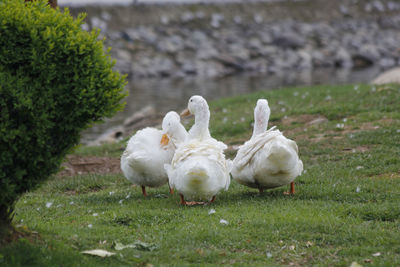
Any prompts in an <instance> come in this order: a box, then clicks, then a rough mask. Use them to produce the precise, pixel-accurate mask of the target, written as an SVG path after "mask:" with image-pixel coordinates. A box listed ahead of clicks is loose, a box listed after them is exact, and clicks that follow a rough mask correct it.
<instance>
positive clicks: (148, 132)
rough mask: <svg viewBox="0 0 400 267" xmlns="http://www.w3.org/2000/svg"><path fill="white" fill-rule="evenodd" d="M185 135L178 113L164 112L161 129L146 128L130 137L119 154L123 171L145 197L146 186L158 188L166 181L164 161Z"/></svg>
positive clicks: (168, 159)
mask: <svg viewBox="0 0 400 267" xmlns="http://www.w3.org/2000/svg"><path fill="white" fill-rule="evenodd" d="M187 134H188V133H187V132H186V130H185V128H184V127H183V126H182V124H181V123H180V117H179V115H178V114H177V113H176V112H173V111H170V112H168V113H167V114H166V115H165V117H164V119H163V122H162V130H158V129H155V128H150V127H147V128H144V129H142V130H140V131H138V132H137V133H136V134H135V135H134V136H132V137H131V138H130V140H129V142H128V145H127V147H126V149H125V151H124V153H123V154H122V157H121V170H122V172H123V174H124V175H125V177H126V178H127V179H128V180H129V181H131V182H132V183H133V184H136V185H139V186H141V187H142V193H143V195H144V196H147V193H146V186H148V187H159V186H162V185H163V184H165V183H167V182H168V176H167V173H166V172H165V169H164V164H165V163H170V162H171V160H172V157H173V155H174V152H175V149H176V146H177V145H179V143H181V142H183V141H184V140H185V139H186V137H187ZM169 140H171V142H169ZM170 192H171V193H172V190H170Z"/></svg>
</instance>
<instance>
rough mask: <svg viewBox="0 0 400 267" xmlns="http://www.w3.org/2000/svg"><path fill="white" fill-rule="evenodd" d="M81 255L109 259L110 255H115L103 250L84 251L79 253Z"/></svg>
mask: <svg viewBox="0 0 400 267" xmlns="http://www.w3.org/2000/svg"><path fill="white" fill-rule="evenodd" d="M81 253H82V254H88V255H93V256H99V257H102V258H104V257H110V256H112V255H115V253H113V252H108V251H107V250H104V249H93V250H85V251H82V252H81Z"/></svg>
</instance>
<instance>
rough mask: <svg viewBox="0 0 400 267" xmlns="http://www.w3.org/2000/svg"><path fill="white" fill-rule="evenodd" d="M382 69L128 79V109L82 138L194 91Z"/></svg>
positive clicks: (208, 94) (251, 88)
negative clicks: (142, 110)
mask: <svg viewBox="0 0 400 267" xmlns="http://www.w3.org/2000/svg"><path fill="white" fill-rule="evenodd" d="M379 72H380V70H379V69H378V68H368V69H363V70H345V69H318V70H314V71H313V72H310V71H306V72H300V71H298V72H292V71H288V72H285V73H280V74H276V75H266V76H252V75H248V74H246V75H245V74H243V75H233V76H229V77H224V78H219V79H215V78H214V79H204V78H202V79H200V78H184V79H142V80H138V79H135V80H128V85H127V89H128V90H129V96H128V97H127V98H126V106H125V109H124V110H123V111H121V112H119V113H118V114H116V115H115V116H114V117H113V118H111V119H107V120H105V122H104V123H101V124H95V125H94V126H93V127H92V128H90V129H87V130H86V131H84V133H83V135H82V138H81V142H82V143H83V144H87V143H88V142H90V141H93V140H95V139H96V138H97V137H98V136H99V135H101V134H102V133H104V132H105V131H106V130H107V129H109V128H111V127H114V126H118V125H122V123H123V121H124V119H125V118H127V117H128V116H131V115H132V114H133V113H134V112H136V111H138V110H140V109H142V108H144V107H146V106H149V105H152V106H153V107H154V108H155V109H156V111H157V112H158V113H161V114H164V113H166V112H167V111H170V110H175V111H178V112H180V111H181V110H183V109H184V108H185V107H186V104H187V101H188V99H189V98H190V96H192V95H196V94H197V95H202V96H203V97H205V98H206V99H207V100H214V99H218V98H222V97H229V96H235V95H241V94H246V93H251V92H256V91H262V90H279V88H282V87H291V86H304V85H316V84H350V83H368V82H369V81H371V80H372V79H373V78H374V77H375V76H376V75H377V74H378V73H379Z"/></svg>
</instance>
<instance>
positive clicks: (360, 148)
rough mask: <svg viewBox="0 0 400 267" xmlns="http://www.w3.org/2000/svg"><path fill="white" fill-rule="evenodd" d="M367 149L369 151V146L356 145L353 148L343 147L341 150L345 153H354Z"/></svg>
mask: <svg viewBox="0 0 400 267" xmlns="http://www.w3.org/2000/svg"><path fill="white" fill-rule="evenodd" d="M367 151H369V147H367V146H358V147H355V148H344V149H343V152H345V153H355V152H361V153H364V152H367Z"/></svg>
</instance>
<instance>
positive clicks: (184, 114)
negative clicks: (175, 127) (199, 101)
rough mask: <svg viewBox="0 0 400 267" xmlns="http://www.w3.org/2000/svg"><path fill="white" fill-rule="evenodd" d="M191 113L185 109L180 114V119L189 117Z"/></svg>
mask: <svg viewBox="0 0 400 267" xmlns="http://www.w3.org/2000/svg"><path fill="white" fill-rule="evenodd" d="M191 114H192V113H190V111H189V109H185V110H184V111H182V112H181V114H180V115H181V117H187V116H189V115H191Z"/></svg>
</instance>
